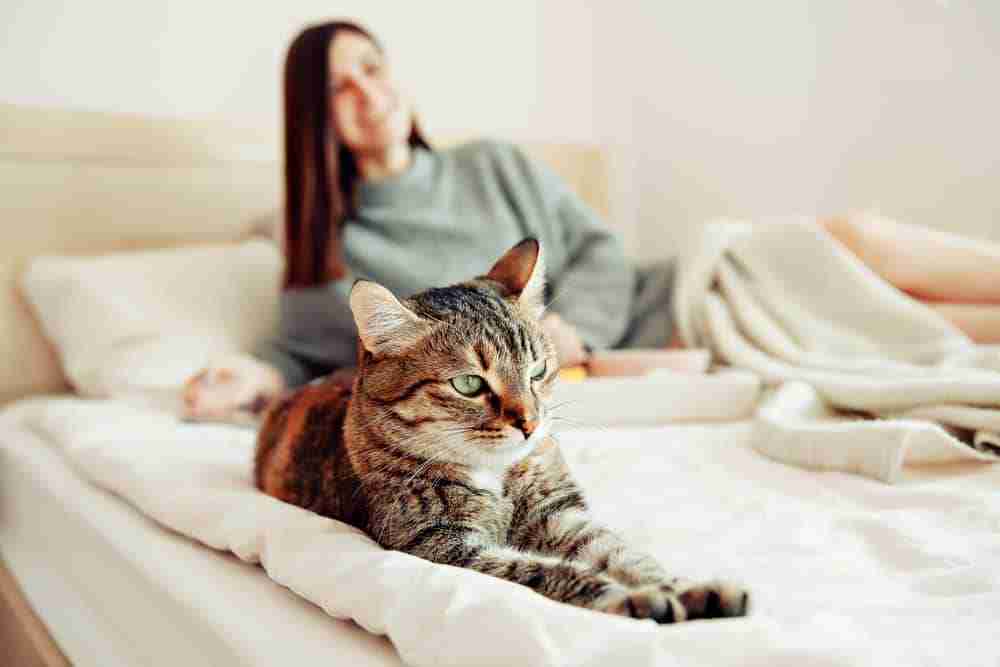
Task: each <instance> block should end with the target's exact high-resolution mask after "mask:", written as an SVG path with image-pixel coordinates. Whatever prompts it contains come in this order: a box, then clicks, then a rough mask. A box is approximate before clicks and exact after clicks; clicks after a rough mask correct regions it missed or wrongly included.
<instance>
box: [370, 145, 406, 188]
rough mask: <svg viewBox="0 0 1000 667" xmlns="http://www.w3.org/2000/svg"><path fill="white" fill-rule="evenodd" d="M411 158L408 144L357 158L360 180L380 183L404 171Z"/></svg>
mask: <svg viewBox="0 0 1000 667" xmlns="http://www.w3.org/2000/svg"><path fill="white" fill-rule="evenodd" d="M412 158H413V151H412V150H411V149H410V144H408V143H404V144H399V145H396V146H391V147H389V148H386V149H385V150H381V151H377V152H372V153H367V154H364V155H359V156H357V158H356V159H357V162H358V172H359V173H360V174H361V178H362V180H365V181H380V180H382V179H384V178H389V177H390V176H395V175H396V174H400V173H402V172H404V171H406V169H407V167H409V166H410V162H411V160H412Z"/></svg>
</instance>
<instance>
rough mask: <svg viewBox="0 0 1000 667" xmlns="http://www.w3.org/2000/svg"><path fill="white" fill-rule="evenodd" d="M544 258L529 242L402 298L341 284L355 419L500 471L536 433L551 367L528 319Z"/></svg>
mask: <svg viewBox="0 0 1000 667" xmlns="http://www.w3.org/2000/svg"><path fill="white" fill-rule="evenodd" d="M543 295H544V262H543V258H542V252H541V247H540V246H539V244H538V241H536V240H535V239H527V240H525V241H522V242H521V243H519V244H517V245H516V246H514V247H513V248H511V249H510V250H509V251H507V253H506V254H504V256H503V257H501V258H500V259H499V260H498V261H497V262H496V264H495V265H494V266H493V268H492V269H490V271H489V272H488V273H487V274H486V275H484V276H480V277H478V278H475V279H473V280H470V281H468V282H464V283H459V284H457V285H452V286H450V287H440V288H433V289H429V290H426V291H424V292H421V293H419V294H416V295H414V296H412V297H410V298H408V299H405V300H402V301H400V300H398V299H397V298H396V297H395V296H393V295H392V294H391V293H390V292H389V290H387V289H386V288H384V287H382V286H381V285H378V284H377V283H374V282H370V281H364V280H362V281H358V282H357V283H356V284H355V285H354V288H353V289H352V291H351V299H350V301H351V310H352V311H353V313H354V320H355V323H356V324H357V327H358V333H359V335H360V339H361V346H362V351H361V363H360V366H359V369H358V384H357V385H356V387H357V391H358V394H357V396H356V400H360V401H361V402H362V405H363V406H364V410H365V414H364V416H360V417H359V419H361V420H363V421H364V423H365V424H366V425H367V426H368V427H369V428H370V429H375V430H376V431H377V433H379V434H380V435H381V436H382V437H386V438H389V439H391V440H393V441H394V442H395V443H396V444H397V446H403V447H405V448H406V449H407V450H408V451H410V452H413V453H418V454H420V455H422V456H424V457H432V456H433V457H435V459H436V460H438V461H441V462H452V463H461V464H465V465H471V466H474V467H483V466H485V467H489V468H494V469H498V468H502V467H505V466H506V465H509V464H511V463H513V462H515V461H517V460H518V459H520V458H521V457H523V456H525V455H526V454H528V453H529V452H530V451H531V450H532V449H533V448H534V447H535V446H536V445H537V444H538V443H540V442H541V441H542V439H544V437H545V436H546V434H547V432H548V430H549V427H550V423H551V416H550V414H549V410H548V406H547V399H548V398H549V395H550V393H551V390H552V384H553V381H554V380H555V378H556V375H557V372H558V366H557V363H556V354H555V348H554V347H553V345H552V342H551V341H550V340H549V338H548V337H547V336H546V335H545V332H544V331H543V330H542V327H541V325H540V323H539V318H540V317H541V315H542V312H543V310H544V305H543V298H544V297H543Z"/></svg>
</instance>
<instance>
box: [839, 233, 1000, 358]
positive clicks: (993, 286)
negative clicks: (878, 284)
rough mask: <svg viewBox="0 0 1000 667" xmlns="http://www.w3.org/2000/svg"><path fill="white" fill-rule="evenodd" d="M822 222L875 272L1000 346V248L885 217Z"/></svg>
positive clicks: (964, 328) (976, 338) (972, 335)
mask: <svg viewBox="0 0 1000 667" xmlns="http://www.w3.org/2000/svg"><path fill="white" fill-rule="evenodd" d="M820 224H821V225H823V227H824V228H825V229H826V230H827V231H828V232H829V233H830V234H831V235H832V236H833V237H834V238H836V239H837V240H838V241H840V242H841V243H843V244H844V245H845V246H846V247H847V248H848V249H849V250H851V251H852V252H853V253H854V254H855V255H857V256H858V258H859V259H861V261H863V262H864V263H865V264H867V265H868V266H869V267H870V268H871V269H872V270H873V271H875V272H876V273H877V274H879V275H880V276H882V277H883V278H884V279H885V280H887V281H888V282H889V283H891V284H892V285H894V286H895V287H897V288H899V289H901V290H903V291H904V292H907V293H909V294H910V295H911V296H913V297H914V298H917V299H920V300H921V301H924V302H926V303H927V304H928V305H929V306H930V307H932V308H934V309H935V310H937V311H938V312H939V313H941V315H943V316H944V317H946V318H947V319H948V320H950V321H951V322H952V323H954V324H955V325H956V326H957V327H958V328H959V329H961V330H962V331H964V332H965V333H966V334H967V335H968V336H969V337H970V338H972V339H973V340H974V341H976V342H979V343H1000V244H998V243H995V242H991V241H985V240H978V239H972V238H968V237H964V236H960V235H958V234H950V233H947V232H941V231H937V230H931V229H927V228H925V227H919V226H916V225H907V224H904V223H899V222H895V221H893V220H888V219H885V218H878V217H859V218H831V219H826V220H821V221H820Z"/></svg>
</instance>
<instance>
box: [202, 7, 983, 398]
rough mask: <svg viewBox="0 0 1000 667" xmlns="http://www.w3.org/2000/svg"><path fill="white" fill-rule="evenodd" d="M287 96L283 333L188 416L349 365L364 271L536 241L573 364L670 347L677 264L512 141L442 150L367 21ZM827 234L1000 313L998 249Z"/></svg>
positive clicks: (376, 274)
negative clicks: (603, 215)
mask: <svg viewBox="0 0 1000 667" xmlns="http://www.w3.org/2000/svg"><path fill="white" fill-rule="evenodd" d="M284 96H285V109H284V113H285V116H284V121H285V192H286V205H285V226H284V242H285V243H284V250H285V255H286V270H285V278H284V289H283V292H282V297H281V328H280V329H281V330H280V332H279V335H278V337H277V338H276V339H275V340H274V341H272V342H271V343H270V344H268V345H267V346H266V347H265V348H263V349H261V350H259V351H258V353H257V354H256V355H255V356H253V357H251V356H236V357H230V358H227V359H223V360H220V361H218V362H217V363H215V364H213V365H212V366H210V367H209V368H207V369H205V370H204V371H202V372H201V373H199V374H198V375H196V376H195V377H193V378H192V379H191V380H190V381H189V382H188V386H187V390H186V394H185V398H186V405H187V410H188V412H189V414H190V415H191V416H192V417H196V418H198V417H201V418H224V417H225V416H227V415H228V414H229V413H231V412H232V411H233V410H235V409H237V408H239V407H240V406H248V405H254V404H256V405H257V406H260V405H263V404H264V403H266V401H267V399H268V398H269V397H270V396H273V395H275V394H277V393H279V392H280V391H282V390H283V389H284V388H285V387H293V386H297V385H299V384H302V383H304V382H307V381H309V380H311V379H313V378H315V377H318V376H321V375H325V374H327V373H330V372H331V371H334V370H336V369H343V368H349V367H350V366H352V365H353V363H354V355H355V349H354V345H355V335H356V334H355V331H354V323H353V319H352V317H351V315H350V311H349V310H348V306H347V294H348V291H349V289H350V286H351V284H352V283H353V279H354V278H355V277H357V276H365V277H369V278H372V279H374V280H376V281H378V282H380V283H382V284H384V285H386V286H387V287H389V289H390V290H392V291H393V292H395V293H397V294H402V295H408V294H410V293H413V292H416V291H419V290H421V289H424V288H426V287H430V286H433V285H445V284H449V283H453V282H457V281H460V280H465V279H467V278H469V277H471V276H473V275H476V274H478V273H481V272H482V271H483V270H484V269H485V268H486V267H488V266H489V265H490V263H491V262H492V261H493V260H495V258H496V257H498V256H500V255H501V254H502V253H503V251H505V250H506V249H507V248H509V247H510V246H512V245H513V244H514V243H516V242H517V241H519V240H521V239H522V238H524V237H527V236H535V237H537V238H539V239H540V240H541V242H542V244H543V247H544V248H545V250H546V260H547V269H548V270H547V275H548V280H549V283H550V287H551V292H552V294H554V295H555V296H553V297H551V300H550V307H549V309H548V310H547V314H546V315H545V318H544V320H543V325H544V326H545V328H546V329H547V330H548V331H549V332H550V334H551V335H552V336H553V339H554V341H555V343H556V347H557V352H558V355H559V358H560V362H561V363H562V364H564V365H573V364H576V363H580V362H581V361H583V360H584V359H585V357H586V354H587V350H588V349H590V348H598V349H599V348H608V347H658V346H664V345H666V344H667V343H668V341H669V340H670V335H671V323H670V320H669V313H670V309H669V299H670V290H671V284H672V271H671V265H670V263H663V264H660V265H657V266H654V267H650V268H649V269H644V270H638V271H637V270H636V269H634V268H632V267H631V266H630V265H629V263H628V262H627V261H626V259H625V255H624V251H623V248H622V246H621V244H620V242H619V240H618V239H617V238H616V237H615V235H614V234H612V233H611V232H610V231H608V229H607V228H606V226H605V225H603V224H602V223H601V222H600V221H599V220H597V219H596V218H595V216H594V215H593V214H592V212H590V211H589V209H587V208H586V207H585V206H584V205H583V204H582V203H581V202H580V200H579V199H578V198H577V197H576V196H574V195H573V193H572V192H570V191H569V190H568V188H567V187H566V186H565V184H564V183H562V182H561V181H560V180H559V179H558V178H557V177H555V175H554V174H552V173H551V172H550V171H548V170H547V169H545V168H544V167H542V166H541V165H538V164H536V163H534V162H532V161H530V160H528V159H526V158H525V156H524V155H523V154H522V153H520V152H519V151H518V150H517V149H516V148H514V147H513V146H510V145H506V144H500V143H494V142H478V143H473V144H468V145H465V146H462V147H459V148H457V149H454V150H450V151H445V152H435V151H431V150H430V148H429V146H428V144H427V142H426V141H425V140H424V138H423V136H422V135H421V133H420V131H419V128H418V127H417V126H416V124H415V122H414V119H413V113H412V108H411V106H410V104H409V101H408V100H407V99H406V98H405V97H404V96H403V95H402V94H401V93H400V90H399V89H398V88H397V86H396V84H395V83H394V81H393V79H392V76H391V73H390V70H389V67H388V63H387V62H386V59H385V56H384V53H383V52H382V49H381V48H380V47H379V45H378V43H377V42H376V40H375V39H374V37H373V36H372V35H370V34H369V33H368V32H367V31H365V30H364V29H363V28H361V27H360V26H357V25H355V24H352V23H347V22H331V23H325V24H321V25H316V26H312V27H309V28H307V29H305V30H304V31H302V32H301V33H300V34H299V35H298V36H297V37H296V39H295V40H294V41H293V43H292V45H291V47H290V49H289V52H288V56H287V59H286V63H285V80H284ZM821 224H823V225H824V226H825V227H826V229H827V230H829V232H830V233H831V234H833V235H834V236H835V237H837V238H838V239H840V240H841V241H842V242H843V243H844V244H845V245H846V246H847V247H848V248H850V249H851V250H853V251H854V252H855V253H857V254H858V256H859V257H860V258H861V259H862V260H863V261H865V262H866V263H868V264H869V265H870V266H872V268H874V269H875V270H876V271H878V272H879V273H880V274H881V275H882V276H884V277H885V278H886V279H888V280H889V281H890V282H892V283H893V284H896V285H897V286H899V287H901V288H902V289H906V290H908V291H910V292H912V293H914V294H915V295H916V296H918V297H922V298H927V299H934V300H944V301H968V302H996V303H1000V261H998V260H1000V249H998V248H996V247H987V246H986V245H985V244H977V243H974V242H972V241H968V240H965V239H961V238H959V237H955V236H951V235H945V234H941V233H934V232H929V231H925V230H922V229H919V228H914V227H907V226H902V225H895V224H894V223H887V222H878V223H870V222H866V223H863V224H862V223H859V222H857V221H853V220H849V219H833V220H826V221H822V222H821ZM899 248H906V249H907V251H906V252H905V253H903V252H900V251H899V250H898V249H899ZM430 258H433V259H430ZM973 275H974V276H975V278H976V279H975V280H970V278H971V277H972V276H973ZM939 307H940V308H941V310H942V312H943V313H944V314H945V315H947V316H948V317H950V318H951V319H953V320H954V321H955V322H956V323H957V324H958V325H959V326H960V327H962V328H963V329H964V330H966V331H967V332H968V333H970V335H972V336H973V337H974V338H978V339H980V340H983V339H985V338H989V337H990V336H993V337H994V339H996V340H1000V336H998V335H997V334H998V333H1000V325H998V324H1000V323H993V325H992V326H984V323H983V322H982V321H981V320H983V317H982V314H981V312H980V311H977V310H976V309H975V308H974V307H971V306H966V307H961V306H954V305H942V306H939ZM984 312H985V311H984ZM987 324H988V323H987Z"/></svg>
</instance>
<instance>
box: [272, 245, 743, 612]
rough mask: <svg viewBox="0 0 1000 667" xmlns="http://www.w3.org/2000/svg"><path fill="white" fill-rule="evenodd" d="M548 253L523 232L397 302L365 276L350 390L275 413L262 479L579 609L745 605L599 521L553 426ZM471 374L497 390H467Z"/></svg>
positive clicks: (286, 400)
mask: <svg viewBox="0 0 1000 667" xmlns="http://www.w3.org/2000/svg"><path fill="white" fill-rule="evenodd" d="M526 248H527V249H526ZM539 252H540V251H539V249H538V247H537V243H535V244H533V245H531V244H530V243H529V244H528V245H527V246H526V243H524V242H523V243H522V244H519V245H518V246H515V248H514V249H512V250H511V251H510V252H508V254H507V255H505V256H504V257H503V258H501V260H500V261H499V262H498V263H497V265H496V266H494V268H493V270H491V272H490V273H489V274H487V276H485V277H482V278H478V279H475V280H472V281H469V282H466V283H462V284H459V285H454V286H451V287H446V288H436V289H431V290H428V291H426V292H423V293H421V294H418V295H416V296H414V297H411V298H410V299H408V300H406V301H403V302H398V301H396V300H395V299H394V297H391V295H387V294H386V293H384V292H381V291H380V289H381V288H378V287H377V286H374V287H373V286H368V287H365V288H364V291H363V293H362V295H361V296H359V297H358V300H359V301H360V300H362V299H369V300H368V301H365V302H362V303H358V305H357V307H356V309H355V315H356V317H357V319H358V326H359V333H360V334H361V341H362V347H361V354H360V364H359V369H358V375H357V377H356V379H355V382H354V386H353V389H351V390H346V389H344V388H343V387H342V386H338V385H337V384H335V383H334V382H325V383H324V382H319V383H315V384H312V385H307V386H306V387H304V388H301V389H299V390H297V391H294V392H292V393H290V394H288V395H286V396H284V397H282V398H281V399H279V400H277V401H275V402H274V403H273V404H272V405H271V406H270V407H269V408H268V411H267V413H266V414H265V417H264V422H263V424H262V427H261V430H260V435H259V439H258V447H257V455H256V459H255V471H254V478H255V480H256V484H257V486H258V488H260V489H261V490H263V491H264V492H265V493H268V494H270V495H272V496H274V497H276V498H279V499H281V500H284V501H286V502H290V503H294V504H296V505H300V506H302V507H305V508H307V509H310V510H313V511H315V512H317V513H319V514H322V515H324V516H329V517H332V518H335V519H339V520H341V521H344V522H346V523H349V524H351V525H353V526H356V527H358V528H360V529H361V530H363V531H365V532H366V533H367V534H368V535H370V536H371V537H372V538H373V539H374V540H376V541H377V542H378V543H379V544H380V545H382V546H383V547H385V548H386V549H397V550H400V551H405V552H407V553H410V554H413V555H416V556H419V557H422V558H426V559H428V560H431V561H434V562H438V563H446V564H449V565H455V566H459V567H466V568H470V569H473V570H477V571H479V572H483V573H485V574H490V575H493V576H496V577H501V578H503V579H507V580H510V581H514V582H517V583H519V584H522V585H525V586H528V587H530V588H532V589H534V590H535V591H537V592H539V593H541V594H543V595H546V596H548V597H550V598H552V599H555V600H559V601H562V602H566V603H569V604H574V605H578V606H582V607H587V608H591V609H597V610H601V611H606V612H609V613H614V614H620V615H625V616H632V617H636V618H652V619H654V620H656V621H657V622H674V621H681V620H685V619H690V618H710V617H719V616H735V615H742V614H744V613H746V610H747V606H748V605H747V601H748V597H747V595H746V593H745V592H744V591H743V590H742V589H740V588H738V587H735V586H730V585H727V584H723V583H719V582H714V583H710V584H702V585H692V584H690V583H688V582H685V581H682V580H680V579H678V578H676V577H671V576H668V575H667V574H666V573H665V572H664V571H663V570H662V568H661V567H660V566H659V565H658V564H657V563H656V562H655V561H654V560H653V559H652V558H651V557H649V556H647V555H645V554H641V553H638V552H636V551H634V550H632V549H630V548H629V547H628V546H627V545H625V544H624V543H623V542H622V540H621V539H619V538H618V536H616V535H615V534H614V533H613V532H611V531H609V530H608V529H606V528H604V527H602V526H600V525H597V524H596V523H594V522H593V521H592V520H591V519H590V517H589V515H588V513H587V504H586V501H585V499H584V497H583V494H582V492H581V490H580V488H579V487H578V486H577V485H576V483H575V482H574V481H573V479H572V477H571V476H570V473H569V471H568V469H567V466H566V463H565V461H564V460H563V458H562V456H561V454H560V451H559V448H558V446H557V444H556V442H555V441H554V440H553V439H552V437H551V436H550V434H549V425H550V424H551V420H552V414H551V411H550V409H549V407H548V398H549V396H550V393H551V389H552V384H553V382H554V380H555V378H556V371H557V368H556V361H555V351H554V349H553V346H552V344H551V342H550V341H549V339H548V338H547V337H546V336H545V334H544V332H543V330H542V329H541V327H540V325H539V322H538V319H537V318H538V315H539V308H538V304H539V303H540V290H541V280H540V277H539V276H538V272H540V271H541V270H542V264H541V258H540V257H539ZM526 262H527V263H528V264H525V263H526ZM356 290H357V287H356ZM354 306H355V300H354V295H353V294H352V307H354ZM543 359H544V360H546V367H547V368H546V371H545V374H544V376H543V377H541V378H540V379H532V377H531V373H532V369H533V368H534V369H537V368H539V365H538V364H539V363H540V362H541V360H543ZM461 374H475V375H479V376H481V377H483V378H485V379H486V381H487V383H488V387H489V390H488V391H486V392H485V393H483V394H482V395H480V396H475V397H471V398H470V397H466V396H463V395H461V394H459V393H458V392H457V391H456V390H455V389H454V388H453V386H452V385H451V384H450V380H451V378H453V377H455V376H457V375H461Z"/></svg>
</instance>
